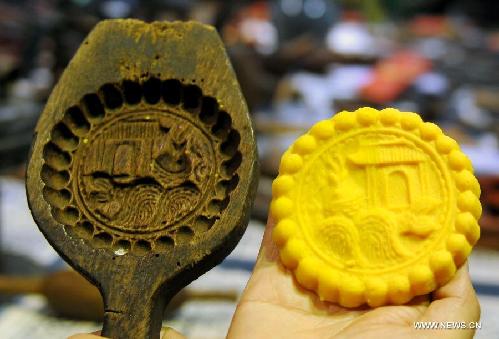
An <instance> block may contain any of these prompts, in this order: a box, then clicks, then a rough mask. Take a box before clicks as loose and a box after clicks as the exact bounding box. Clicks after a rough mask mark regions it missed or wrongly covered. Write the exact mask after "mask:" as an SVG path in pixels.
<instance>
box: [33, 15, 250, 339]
mask: <svg viewBox="0 0 499 339" xmlns="http://www.w3.org/2000/svg"><path fill="white" fill-rule="evenodd" d="M256 172H257V157H256V148H255V141H254V135H253V129H252V126H251V122H250V119H249V117H248V112H247V107H246V104H245V102H244V99H243V97H242V95H241V92H240V89H239V85H238V83H237V80H236V77H235V75H234V72H233V70H232V67H231V65H230V63H229V61H228V58H227V55H226V54H225V50H224V48H223V45H222V43H221V41H220V39H219V37H218V35H217V33H216V32H215V30H214V29H213V28H212V27H209V26H205V25H201V24H198V23H195V22H188V23H181V22H174V23H159V22H155V23H152V24H146V23H143V22H141V21H138V20H109V21H103V22H101V23H100V24H98V25H97V26H96V27H95V28H94V30H93V31H92V32H91V33H90V34H89V36H88V37H87V38H86V39H85V41H84V42H83V44H82V46H81V47H80V48H79V50H78V51H77V53H76V55H75V56H74V58H73V60H72V61H71V63H70V64H69V65H68V67H67V69H66V70H65V72H64V74H63V75H62V77H61V79H60V80H59V82H58V84H57V85H56V87H55V88H54V90H53V92H52V94H51V96H50V98H49V100H48V102H47V105H46V107H45V110H44V111H43V113H42V114H41V116H40V119H39V121H38V124H37V127H36V132H35V136H34V141H33V146H32V153H31V157H30V161H29V165H28V169H27V191H28V201H29V204H30V208H31V211H32V213H33V216H34V218H35V221H36V222H37V224H38V226H39V228H40V230H41V231H42V232H43V234H44V235H45V237H46V238H47V240H48V241H49V242H50V244H51V245H52V246H53V247H54V248H55V249H56V250H57V252H58V253H59V254H60V255H61V256H62V257H63V258H64V259H65V260H66V261H68V262H69V263H70V264H71V265H72V266H73V267H74V268H75V269H76V270H78V271H79V272H81V273H82V274H83V275H84V276H85V277H87V278H88V279H89V280H90V281H91V282H92V283H94V284H95V285H96V286H97V287H98V288H99V290H100V292H101V294H102V296H103V299H104V309H105V315H104V328H103V335H105V336H108V337H111V338H133V339H141V338H159V331H160V327H161V316H162V313H163V309H164V307H165V305H166V304H167V302H168V300H169V299H170V298H171V297H172V296H173V295H175V293H176V292H178V291H179V290H180V289H181V288H182V287H184V286H185V285H186V284H188V283H189V282H190V281H192V280H193V279H195V278H197V277H198V276H199V275H201V274H203V273H204V272H206V271H207V270H209V269H210V268H212V267H213V266H214V265H216V264H218V263H219V262H220V261H221V260H222V259H223V258H224V257H225V256H226V255H227V254H228V253H230V251H231V250H232V249H233V248H234V247H235V245H236V244H237V242H238V241H239V239H240V237H241V236H242V234H243V232H244V230H245V228H246V225H247V223H248V218H249V211H250V208H251V204H252V200H253V198H254V194H255V189H256V180H257V179H256V178H257V176H256Z"/></svg>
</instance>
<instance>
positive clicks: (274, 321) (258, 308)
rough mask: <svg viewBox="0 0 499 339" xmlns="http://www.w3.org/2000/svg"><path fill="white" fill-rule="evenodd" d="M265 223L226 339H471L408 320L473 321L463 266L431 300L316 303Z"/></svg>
mask: <svg viewBox="0 0 499 339" xmlns="http://www.w3.org/2000/svg"><path fill="white" fill-rule="evenodd" d="M273 227H274V223H273V222H272V221H269V222H268V224H267V227H266V230H265V234H264V237H263V241H262V246H261V248H260V253H259V254H258V259H257V262H256V265H255V269H254V271H253V274H252V276H251V278H250V281H249V282H248V285H247V286H246V290H245V292H244V294H243V296H242V298H241V301H240V303H239V305H238V307H237V310H236V313H235V314H234V318H233V320H232V324H231V327H230V330H229V333H228V338H234V339H245V338H251V339H258V338H299V339H306V338H314V339H319V338H341V339H347V338H367V339H368V338H376V339H377V338H388V337H393V338H420V337H425V338H426V337H431V338H452V339H461V338H463V339H464V338H472V337H473V334H474V330H473V329H466V330H464V329H454V330H451V329H445V330H442V329H440V330H438V329H436V330H428V329H424V330H423V329H419V330H417V329H415V328H414V322H416V321H422V322H465V323H466V324H468V323H469V322H472V321H474V322H476V321H478V320H479V318H480V305H479V303H478V299H477V297H476V294H475V291H474V289H473V286H472V285H471V280H470V276H469V274H468V266H467V264H465V265H463V266H462V267H461V268H460V269H459V270H458V271H457V273H456V275H455V276H454V278H453V279H452V280H451V281H449V282H448V283H447V284H446V285H445V286H442V287H441V288H439V289H438V290H436V291H435V292H433V293H432V294H431V296H420V297H416V298H414V299H413V300H412V301H411V302H410V303H408V304H406V305H401V306H383V307H378V308H375V309H371V308H369V307H362V308H356V309H348V308H344V307H341V306H338V305H335V304H331V303H326V302H321V301H320V300H319V298H318V297H317V296H316V295H315V294H313V293H311V292H309V291H307V290H305V289H303V288H301V287H300V286H299V285H298V284H297V283H296V281H295V280H294V278H293V276H292V274H290V272H289V271H287V270H286V269H285V268H284V266H282V264H281V263H280V261H279V253H278V249H277V247H276V246H275V244H274V243H273V242H272V239H271V234H272V229H273Z"/></svg>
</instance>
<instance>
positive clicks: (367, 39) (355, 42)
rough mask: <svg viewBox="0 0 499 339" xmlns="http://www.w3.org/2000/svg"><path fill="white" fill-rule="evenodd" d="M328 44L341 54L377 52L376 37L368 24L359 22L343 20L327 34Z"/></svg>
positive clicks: (369, 53)
mask: <svg viewBox="0 0 499 339" xmlns="http://www.w3.org/2000/svg"><path fill="white" fill-rule="evenodd" d="M326 45H327V47H328V48H329V49H330V50H332V51H334V52H336V53H339V54H349V55H374V54H377V48H376V44H375V39H374V38H373V36H372V35H371V33H370V32H369V31H368V29H367V26H366V25H363V24H361V23H358V22H341V23H338V24H337V25H335V26H333V27H332V28H331V30H330V31H329V33H328V34H327V37H326Z"/></svg>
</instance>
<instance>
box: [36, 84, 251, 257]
mask: <svg viewBox="0 0 499 339" xmlns="http://www.w3.org/2000/svg"><path fill="white" fill-rule="evenodd" d="M239 143H240V134H239V132H238V131H237V130H236V129H235V128H234V126H233V125H232V120H231V118H230V115H229V114H228V113H226V112H224V111H223V110H221V109H219V104H218V102H217V100H216V99H215V98H212V97H209V96H204V95H203V94H202V92H201V89H200V88H199V87H197V86H194V85H183V84H182V83H181V82H180V81H178V80H175V79H170V80H165V81H161V80H159V79H157V78H149V79H146V80H145V81H143V82H135V81H131V80H125V81H123V82H121V83H119V84H105V85H103V86H102V87H101V88H100V90H99V91H98V92H97V93H91V94H87V95H85V96H84V97H83V98H82V100H81V102H80V103H79V104H78V105H75V106H72V107H70V108H69V109H67V110H66V112H65V114H64V116H63V118H62V120H61V121H60V122H58V123H56V124H55V126H54V128H53V130H52V133H51V140H50V141H49V142H47V144H46V145H45V147H44V152H43V156H44V161H45V164H44V165H43V168H42V180H43V181H44V183H45V187H44V189H43V194H44V197H45V200H46V201H47V202H48V203H49V204H50V206H51V212H52V215H53V216H54V218H55V219H56V220H57V221H59V222H60V223H61V224H63V225H66V226H71V227H69V228H68V229H69V230H70V231H72V232H74V233H75V234H77V235H78V236H80V237H82V238H84V239H92V238H93V239H94V241H93V243H95V244H96V246H97V247H110V246H112V247H114V248H116V249H117V250H120V251H121V252H120V253H123V252H125V253H126V252H128V251H132V252H137V253H143V252H144V251H146V252H147V251H149V250H152V251H154V252H165V251H170V250H171V249H172V248H173V247H174V246H175V245H178V244H182V243H186V242H189V241H193V240H194V241H195V239H196V236H199V235H201V234H202V233H203V232H206V231H208V230H209V229H210V228H211V227H212V226H213V225H214V224H215V222H216V221H217V220H218V219H220V217H221V215H222V214H223V213H224V210H225V209H226V207H227V205H228V203H229V201H230V193H231V192H232V191H233V190H234V189H235V188H236V187H237V184H238V182H239V176H238V173H237V170H238V168H239V166H240V165H241V162H242V156H241V152H240V151H239Z"/></svg>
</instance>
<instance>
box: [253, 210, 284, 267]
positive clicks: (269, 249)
mask: <svg viewBox="0 0 499 339" xmlns="http://www.w3.org/2000/svg"><path fill="white" fill-rule="evenodd" d="M274 227H275V223H274V220H273V219H272V217H271V216H269V218H268V219H267V225H266V226H265V232H264V233H263V239H262V243H261V245H260V251H259V252H258V256H257V259H256V264H255V269H257V268H259V267H260V266H261V265H264V264H265V263H268V262H276V261H278V260H279V250H278V249H277V246H276V245H275V244H274V242H273V240H272V231H273V230H274Z"/></svg>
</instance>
